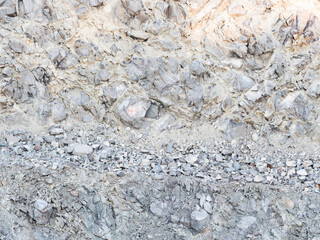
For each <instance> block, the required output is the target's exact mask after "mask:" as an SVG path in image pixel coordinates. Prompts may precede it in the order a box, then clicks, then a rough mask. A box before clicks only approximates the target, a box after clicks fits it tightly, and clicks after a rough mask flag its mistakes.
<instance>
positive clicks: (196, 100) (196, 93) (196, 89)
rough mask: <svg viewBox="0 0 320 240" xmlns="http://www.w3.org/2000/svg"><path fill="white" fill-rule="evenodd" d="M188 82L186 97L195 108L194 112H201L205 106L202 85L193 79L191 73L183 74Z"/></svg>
mask: <svg viewBox="0 0 320 240" xmlns="http://www.w3.org/2000/svg"><path fill="white" fill-rule="evenodd" d="M183 76H184V79H185V81H186V90H185V91H186V96H187V100H188V105H189V106H190V107H192V106H193V107H194V108H193V110H194V111H196V112H199V111H200V110H201V107H202V105H203V90H202V86H201V85H200V83H199V82H198V81H197V80H196V79H194V78H192V77H191V76H190V74H189V73H184V74H183Z"/></svg>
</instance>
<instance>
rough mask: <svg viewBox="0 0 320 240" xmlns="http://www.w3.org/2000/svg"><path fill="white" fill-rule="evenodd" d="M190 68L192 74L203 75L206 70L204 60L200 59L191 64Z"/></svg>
mask: <svg viewBox="0 0 320 240" xmlns="http://www.w3.org/2000/svg"><path fill="white" fill-rule="evenodd" d="M189 70H190V72H191V74H192V75H195V76H201V75H203V74H204V73H205V72H206V69H205V67H204V66H203V64H202V62H201V61H199V60H194V61H192V62H190V64H189Z"/></svg>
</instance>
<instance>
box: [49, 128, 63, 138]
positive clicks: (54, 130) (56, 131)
mask: <svg viewBox="0 0 320 240" xmlns="http://www.w3.org/2000/svg"><path fill="white" fill-rule="evenodd" d="M63 133H64V130H63V129H62V128H60V127H52V128H51V129H50V130H49V134H50V135H53V136H55V135H60V134H63Z"/></svg>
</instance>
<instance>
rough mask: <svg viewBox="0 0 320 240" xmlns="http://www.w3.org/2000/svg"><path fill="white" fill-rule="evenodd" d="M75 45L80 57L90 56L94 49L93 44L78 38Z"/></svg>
mask: <svg viewBox="0 0 320 240" xmlns="http://www.w3.org/2000/svg"><path fill="white" fill-rule="evenodd" d="M74 47H75V50H76V53H77V54H78V56H79V57H89V56H90V54H91V51H92V48H91V45H90V44H89V43H86V42H83V41H81V40H77V41H76V42H75V45H74Z"/></svg>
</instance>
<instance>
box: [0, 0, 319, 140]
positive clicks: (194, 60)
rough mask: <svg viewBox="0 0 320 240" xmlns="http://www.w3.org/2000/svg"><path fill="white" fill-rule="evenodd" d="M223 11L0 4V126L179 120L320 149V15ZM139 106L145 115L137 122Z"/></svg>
mask: <svg viewBox="0 0 320 240" xmlns="http://www.w3.org/2000/svg"><path fill="white" fill-rule="evenodd" d="M222 5H223V4H222V3H221V1H216V0H210V1H207V2H206V3H204V2H203V1H194V3H188V2H187V1H179V2H176V1H164V2H161V1H160V2H154V1H151V2H146V1H144V0H143V1H142V0H135V1H127V0H119V1H116V2H114V3H113V2H112V3H111V2H108V1H104V0H86V1H74V2H68V3H62V1H54V2H50V1H49V2H47V1H42V0H39V1H31V0H25V1H18V3H17V4H16V2H15V1H11V0H6V1H2V2H0V18H1V19H2V22H1V24H2V25H3V28H2V32H1V34H0V40H1V42H2V43H3V44H2V47H1V48H0V52H1V57H0V68H1V69H2V74H1V77H0V85H1V94H2V95H3V96H4V98H6V99H7V100H6V101H2V102H1V109H4V110H5V111H4V112H3V113H2V116H3V117H1V119H0V121H1V122H2V123H3V124H6V119H10V118H12V115H14V114H15V115H19V117H20V118H23V119H28V120H29V121H30V122H38V123H39V124H40V125H41V126H43V127H45V125H46V124H49V123H52V122H64V121H73V120H76V121H80V122H84V123H94V122H106V123H110V122H113V121H115V119H118V120H121V121H116V123H117V124H118V125H119V126H121V125H122V124H125V125H129V126H133V127H134V128H140V127H142V126H146V125H149V126H150V127H152V126H157V124H153V123H152V121H156V120H157V119H159V118H161V117H164V116H168V115H171V116H173V118H174V119H175V121H181V120H188V121H189V120H192V121H197V120H198V119H202V120H203V122H210V121H213V122H214V123H215V124H216V125H217V127H218V129H222V131H223V132H224V133H225V134H226V135H228V132H227V131H224V130H223V129H225V128H224V125H226V124H228V123H227V122H226V121H232V122H235V123H241V122H246V123H248V124H250V128H252V129H259V130H260V131H267V132H266V133H268V135H270V134H272V135H277V134H280V135H281V134H282V135H283V136H291V137H293V138H299V137H304V138H306V139H309V140H316V139H318V133H317V130H316V128H314V127H312V126H315V125H317V124H319V123H318V121H319V119H318V115H317V110H316V109H317V108H318V107H319V106H318V101H317V98H318V96H319V95H320V90H319V89H318V88H319V86H318V85H319V84H318V81H317V78H318V77H319V74H318V72H317V70H316V69H317V66H318V61H319V51H318V47H317V46H318V39H319V36H318V33H319V29H318V24H317V23H316V22H317V21H318V20H317V18H316V17H315V16H317V14H318V12H317V11H318V10H317V9H318V8H317V6H318V3H312V4H309V5H303V6H301V5H300V3H298V2H296V1H293V0H290V1H287V2H286V3H285V4H284V5H281V6H280V5H277V6H276V7H274V6H273V7H272V8H271V7H270V4H269V3H267V2H261V1H258V2H257V1H255V2H252V1H245V2H243V3H241V4H239V3H238V2H237V1H235V0H234V1H230V2H228V3H226V4H225V5H223V7H222ZM284 9H285V10H286V12H288V14H287V15H286V14H282V13H283V12H284V11H283V10H284ZM212 11H214V12H215V13H214V14H213V13H212ZM93 12H95V13H96V14H91V13H93ZM279 13H281V14H280V17H279ZM89 15H90V21H89V22H90V24H89V25H87V20H85V16H89ZM208 16H213V17H212V19H211V18H210V17H208ZM205 19H206V20H205ZM246 19H252V21H253V22H255V24H254V25H248V24H246ZM30 20H32V21H33V23H31V22H30ZM207 21H208V22H207ZM221 21H223V22H224V23H225V24H224V25H223V26H222V25H221ZM288 22H290V24H289V25H290V26H289V25H288ZM47 23H50V24H51V23H55V26H54V27H52V28H46V27H45V26H44V25H43V24H47ZM101 29H104V31H105V32H104V34H100V35H99V34H93V33H97V32H100V30H101ZM216 29H220V30H216ZM239 29H243V31H239ZM211 30H212V31H211ZM210 32H214V34H211V33H210ZM39 56H40V57H39ZM140 98H143V99H146V100H139V99H140ZM134 99H135V100H134ZM139 102H140V103H139ZM30 103H32V104H33V106H32V107H31V106H30V105H29V104H30ZM15 104H18V105H15ZM135 104H138V105H139V104H140V105H141V107H142V109H143V110H141V111H140V110H139V111H137V113H136V114H135V115H134V116H129V115H128V114H127V112H126V110H127V108H130V107H132V108H134V107H137V106H135ZM150 104H152V105H150ZM13 106H18V107H19V109H21V111H18V110H17V108H14V107H13ZM131 112H133V111H131ZM145 117H147V118H148V119H149V120H148V121H144V118H145ZM225 119H227V120H225ZM29 121H25V122H26V125H28V123H27V122H29ZM10 124H14V122H11V123H10ZM155 129H156V128H155ZM266 129H268V130H266Z"/></svg>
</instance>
